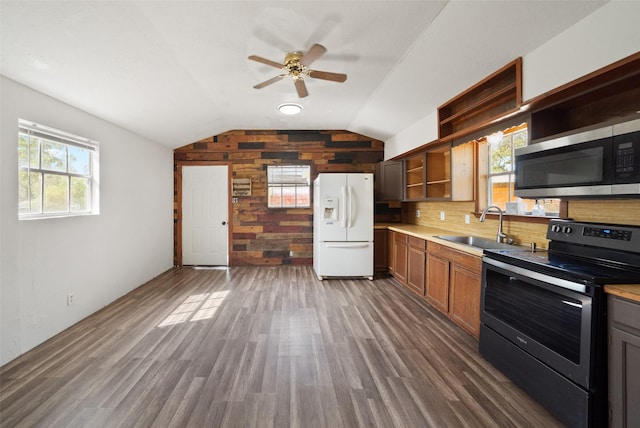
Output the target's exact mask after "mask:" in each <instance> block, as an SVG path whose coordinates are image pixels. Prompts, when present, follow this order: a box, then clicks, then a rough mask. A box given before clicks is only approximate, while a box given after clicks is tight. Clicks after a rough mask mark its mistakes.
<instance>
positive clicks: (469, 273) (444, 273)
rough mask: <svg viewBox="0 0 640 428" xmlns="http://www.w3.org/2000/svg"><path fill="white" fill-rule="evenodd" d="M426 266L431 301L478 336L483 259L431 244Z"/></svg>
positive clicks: (428, 298)
mask: <svg viewBox="0 0 640 428" xmlns="http://www.w3.org/2000/svg"><path fill="white" fill-rule="evenodd" d="M426 267H427V280H426V298H427V301H429V303H431V304H432V305H433V306H434V307H435V308H436V309H438V310H439V311H440V312H442V313H444V314H446V315H447V316H448V317H449V318H451V319H452V320H453V321H454V322H455V323H456V324H458V325H459V326H460V327H462V328H463V329H464V330H466V331H467V332H468V333H470V334H471V335H473V336H474V337H478V336H479V335H480V287H481V276H482V259H481V258H480V257H477V256H473V255H470V254H467V253H463V252H462V251H458V250H454V249H452V248H449V247H445V246H443V245H440V244H437V243H435V242H429V243H428V245H427V266H426Z"/></svg>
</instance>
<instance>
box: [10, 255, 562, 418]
mask: <svg viewBox="0 0 640 428" xmlns="http://www.w3.org/2000/svg"><path fill="white" fill-rule="evenodd" d="M0 376H1V377H0V381H1V395H0V400H1V401H0V425H1V426H2V427H14V426H20V427H22V426H24V427H32V426H42V427H148V426H157V427H187V426H188V427H227V426H228V427H331V428H336V427H360V426H369V427H412V428H413V427H545V428H552V427H557V426H561V425H560V423H559V422H558V421H557V420H556V419H555V418H554V417H553V416H551V415H550V414H549V413H548V412H547V411H546V410H545V409H543V408H542V407H541V406H540V405H538V404H537V403H536V402H534V401H533V400H532V399H531V398H529V396H527V395H526V394H525V393H524V392H522V391H521V390H520V389H519V388H518V387H516V386H514V385H513V384H512V383H511V382H510V381H508V380H507V379H506V378H505V377H504V376H503V375H501V374H500V373H499V372H498V371H497V370H495V369H494V368H493V367H492V366H491V365H490V364H489V363H487V362H486V361H484V360H483V359H482V357H480V355H479V354H478V352H477V341H476V340H475V339H473V338H472V337H471V336H469V335H468V334H467V333H465V332H464V331H463V330H461V329H459V328H458V327H457V326H455V325H454V324H452V323H451V322H450V321H449V320H448V319H447V318H445V317H444V316H442V315H441V314H440V313H438V312H437V311H435V310H434V309H432V308H431V307H429V305H428V304H426V303H424V302H422V301H420V300H419V299H417V298H415V297H414V296H412V295H411V294H410V293H409V292H408V291H406V290H405V289H403V288H402V287H401V286H400V285H398V284H397V283H396V282H395V281H394V280H392V279H376V280H375V281H367V280H347V279H336V280H325V281H319V280H317V279H316V277H315V276H314V274H313V271H312V269H311V267H309V266H284V267H238V268H230V269H228V270H226V269H205V270H201V269H192V268H183V269H173V270H170V271H168V272H165V273H164V274H162V275H160V276H159V277H157V278H155V279H153V280H152V281H150V282H148V283H147V284H145V285H143V286H142V287H140V288H138V289H136V290H134V291H133V292H131V293H129V294H128V295H126V296H124V297H123V298H121V299H119V300H118V301H116V302H114V303H113V304H111V305H109V306H107V307H106V308H104V309H102V310H100V311H99V312H97V313H95V314H93V315H91V316H90V317H88V318H87V319H85V320H83V321H81V322H80V323H78V324H76V325H74V326H73V327H71V328H69V329H67V330H66V331H64V332H63V333H61V334H59V335H57V336H55V337H54V338H52V339H50V340H48V341H47V342H45V343H43V344H42V345H40V346H38V347H37V348H35V349H33V350H32V351H30V352H28V353H26V354H24V355H22V356H21V357H19V358H17V359H16V360H14V361H12V362H10V363H9V364H7V365H5V366H4V367H2V368H1V370H0Z"/></svg>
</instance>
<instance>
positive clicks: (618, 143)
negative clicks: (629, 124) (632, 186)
mask: <svg viewBox="0 0 640 428" xmlns="http://www.w3.org/2000/svg"><path fill="white" fill-rule="evenodd" d="M613 148H614V156H615V171H614V174H615V175H614V182H615V183H635V182H638V179H640V132H631V133H629V134H624V135H617V136H615V137H614V139H613Z"/></svg>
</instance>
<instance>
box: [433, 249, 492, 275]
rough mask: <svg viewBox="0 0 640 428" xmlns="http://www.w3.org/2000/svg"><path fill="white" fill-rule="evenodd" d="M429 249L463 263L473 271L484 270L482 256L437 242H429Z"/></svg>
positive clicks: (453, 261) (460, 263) (452, 260)
mask: <svg viewBox="0 0 640 428" xmlns="http://www.w3.org/2000/svg"><path fill="white" fill-rule="evenodd" d="M427 250H428V251H429V252H430V253H434V254H435V255H437V256H439V257H444V258H445V259H447V260H449V261H450V262H452V263H456V264H459V265H462V266H464V267H466V268H467V269H469V270H471V271H475V272H479V271H481V270H482V258H481V257H478V256H474V255H471V254H467V253H464V252H462V251H458V250H454V249H453V248H449V247H446V246H444V245H440V244H437V243H435V242H429V246H428V247H427Z"/></svg>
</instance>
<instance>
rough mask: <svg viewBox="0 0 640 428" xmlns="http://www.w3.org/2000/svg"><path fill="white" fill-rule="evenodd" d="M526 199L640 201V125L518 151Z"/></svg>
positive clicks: (520, 191) (518, 187)
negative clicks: (626, 198)
mask: <svg viewBox="0 0 640 428" xmlns="http://www.w3.org/2000/svg"><path fill="white" fill-rule="evenodd" d="M515 170H516V171H515V173H516V181H515V194H516V196H520V197H522V198H529V199H532V198H533V199H541V198H577V197H589V196H593V197H606V196H637V197H640V119H636V120H632V121H628V122H623V123H619V124H615V125H611V126H606V127H601V128H597V129H592V130H589V131H585V132H581V133H577V134H571V135H567V136H563V137H560V138H554V139H551V140H547V141H543V142H540V143H535V144H531V145H529V146H526V147H522V148H519V149H516V151H515Z"/></svg>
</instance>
